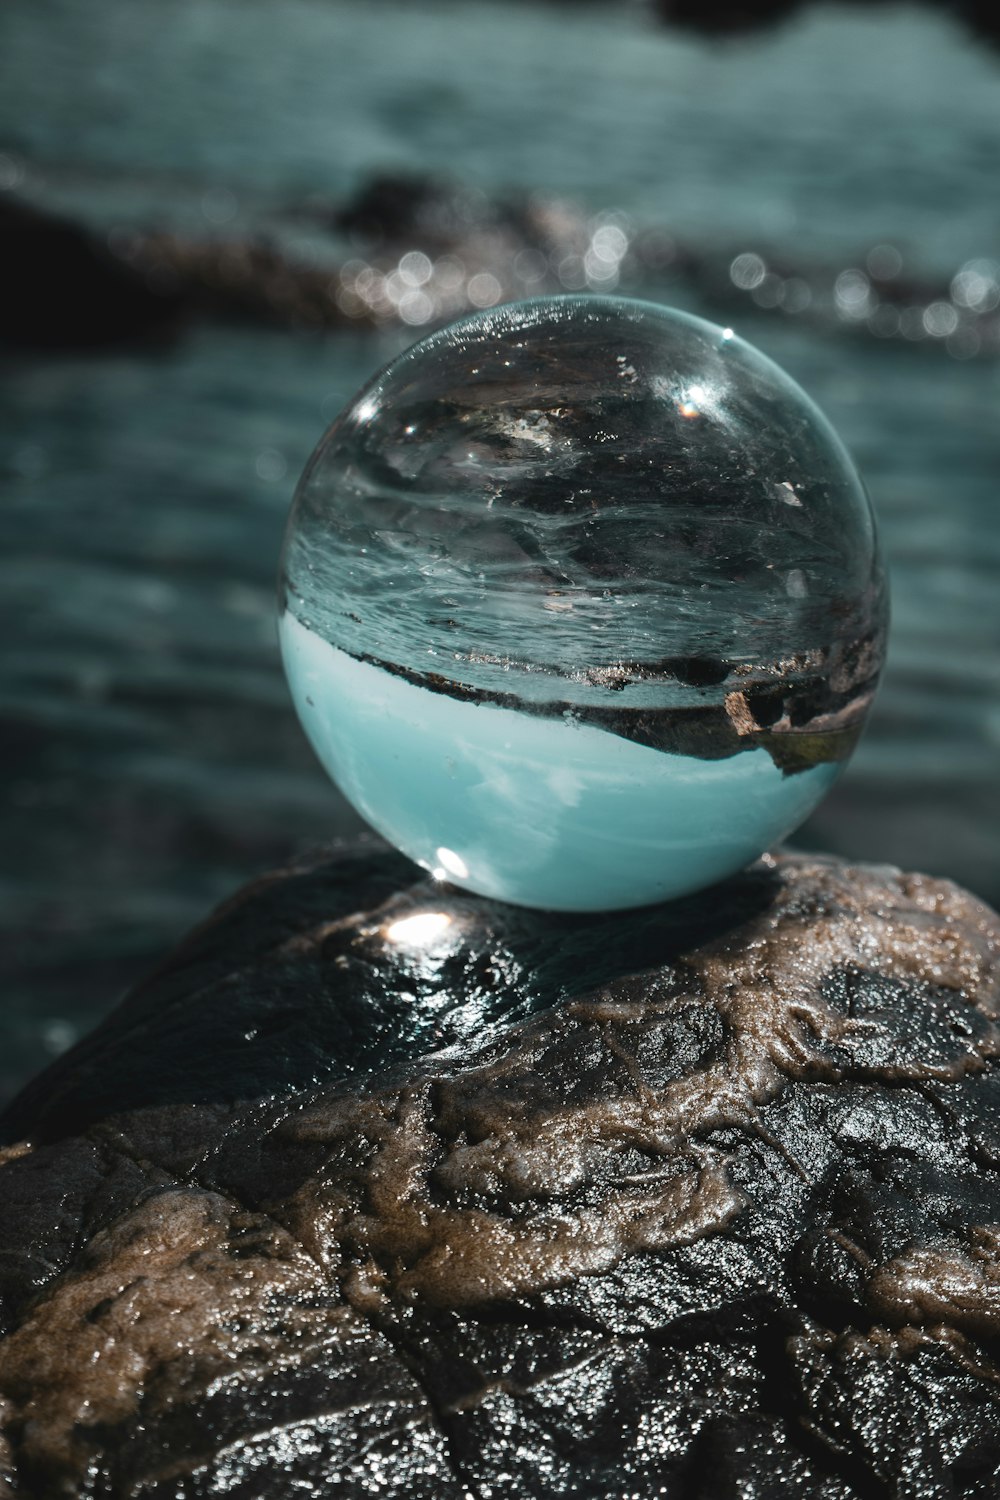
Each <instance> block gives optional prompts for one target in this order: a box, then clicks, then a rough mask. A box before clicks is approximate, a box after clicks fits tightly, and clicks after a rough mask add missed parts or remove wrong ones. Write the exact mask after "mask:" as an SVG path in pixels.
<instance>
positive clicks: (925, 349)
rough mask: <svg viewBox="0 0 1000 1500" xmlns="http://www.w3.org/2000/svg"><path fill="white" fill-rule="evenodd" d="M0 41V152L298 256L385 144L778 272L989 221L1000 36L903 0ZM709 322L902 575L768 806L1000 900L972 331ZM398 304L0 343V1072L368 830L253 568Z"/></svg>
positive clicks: (998, 214) (989, 511) (999, 797)
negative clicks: (846, 751) (796, 402)
mask: <svg viewBox="0 0 1000 1500" xmlns="http://www.w3.org/2000/svg"><path fill="white" fill-rule="evenodd" d="M0 58H2V64H0V66H2V69H3V81H2V84H0V183H2V184H4V187H5V189H6V190H15V191H18V192H20V193H22V194H24V195H25V196H26V197H28V198H30V199H31V200H33V201H35V202H37V203H39V204H41V205H43V206H46V207H50V208H57V209H60V210H64V211H66V212H70V213H72V214H74V215H76V216H77V217H79V218H81V219H82V220H84V221H85V222H87V223H88V224H90V225H92V226H94V227H95V228H97V229H99V230H100V231H101V232H102V233H106V232H109V231H112V230H115V229H122V228H128V227H129V226H136V225H150V224H156V225H159V226H167V227H173V228H177V229H179V230H183V231H184V232H186V233H189V234H191V233H197V234H200V235H201V234H203V235H211V234H219V233H222V232H225V233H226V234H234V233H239V234H243V233H249V232H254V233H266V234H269V235H272V236H273V237H274V238H275V239H276V240H278V241H279V242H281V243H285V244H288V245H294V246H295V247H296V248H297V250H298V252H299V253H302V254H307V253H310V252H311V250H313V249H315V236H316V232H317V231H316V229H315V226H313V227H309V225H308V223H307V221H306V220H305V219H304V218H303V216H302V214H301V211H300V210H301V206H302V205H303V204H304V203H308V202H309V201H312V200H314V199H316V198H317V197H320V198H323V199H326V200H338V199H341V198H343V197H345V196H346V195H349V194H350V193H352V192H354V191H355V190H356V189H357V188H358V187H359V186H360V185H361V184H362V183H363V182H364V181H365V180H366V179H367V178H368V177H369V176H370V175H371V174H372V173H373V172H376V171H383V170H404V171H421V172H426V171H431V172H435V173H447V174H449V175H451V176H454V177H455V178H457V179H458V180H460V181H461V182H463V183H466V184H469V185H472V186H473V187H478V188H481V189H482V190H483V191H484V192H486V193H488V194H495V193H498V192H501V191H505V190H508V189H522V190H523V189H529V190H532V191H535V192H537V193H539V194H542V195H555V196H559V197H563V198H567V199H570V200H573V201H575V202H576V203H578V204H579V205H581V206H582V208H583V209H584V210H585V211H595V212H596V211H598V210H603V209H609V208H614V209H618V210H621V211H622V212H623V213H624V214H625V215H626V216H627V222H629V223H631V224H634V225H636V226H642V225H647V224H655V225H659V226H665V227H667V228H668V229H669V230H670V231H671V232H672V233H674V234H676V235H677V236H678V238H679V239H681V240H683V241H684V242H685V243H687V244H692V245H696V246H699V247H702V248H703V249H704V250H705V252H706V253H715V254H718V255H726V254H728V253H730V251H732V253H733V254H736V253H739V252H741V251H747V250H751V251H755V252H759V253H768V254H770V253H773V254H774V255H775V257H780V259H781V260H782V262H783V263H784V264H786V265H789V266H792V267H793V268H794V267H795V266H797V265H798V264H800V263H801V264H802V265H803V266H815V265H818V264H824V265H830V266H832V267H834V268H836V267H837V266H838V265H842V266H845V267H849V266H852V265H860V264H863V263H864V256H865V255H866V253H867V252H868V251H869V250H870V248H871V247H872V246H873V245H875V244H879V243H891V244H892V245H893V246H895V247H898V249H899V251H900V253H901V254H902V257H903V262H904V265H905V266H906V268H907V273H908V274H910V273H912V274H913V275H914V276H920V277H927V278H930V279H931V280H938V281H940V282H941V284H942V285H943V286H945V287H947V284H948V280H949V278H950V277H951V276H952V275H953V273H954V272H955V271H956V270H957V269H958V268H959V267H960V266H961V265H962V264H963V263H965V262H966V261H968V260H970V259H974V258H982V257H987V258H989V257H992V256H1000V208H998V199H997V193H996V186H997V161H998V159H1000V151H998V147H1000V140H998V135H1000V58H998V56H997V55H995V54H991V53H990V52H989V51H987V50H985V49H984V48H982V47H981V46H979V45H976V44H974V43H973V42H972V40H970V38H969V37H968V36H967V35H966V34H965V33H964V32H963V31H962V30H961V29H960V28H959V27H958V26H957V25H956V24H954V23H952V22H951V21H949V20H948V19H947V18H945V17H943V16H942V15H940V14H938V13H937V12H933V11H927V10H922V9H919V8H917V7H910V6H906V5H899V6H891V7H886V8H884V9H883V8H882V7H880V6H878V7H877V6H871V7H856V6H855V7H848V8H839V7H836V6H816V7H814V8H813V9H811V10H807V11H805V12H804V13H802V14H801V15H799V16H798V17H797V18H796V19H795V20H794V21H792V22H791V23H790V24H788V25H786V26H784V27H782V28H780V29H777V30H774V31H769V32H766V33H761V34H759V35H755V36H753V37H750V38H748V37H741V38H740V39H738V40H729V41H725V42H719V41H715V42H708V41H705V40H700V39H696V38H693V37H690V36H681V35H679V34H677V33H674V32H671V31H668V30H666V29H663V28H661V27H659V26H658V25H656V24H655V23H654V22H653V21H652V19H651V18H650V16H649V14H648V13H647V12H646V11H645V10H644V9H643V8H642V6H640V5H638V4H632V5H629V4H621V5H616V4H610V3H609V4H607V5H598V4H594V5H581V6H579V7H576V6H573V5H570V4H561V5H551V6H546V5H535V4H526V3H525V4H518V3H507V4H500V3H489V0H484V3H481V4H466V3H457V0H449V3H442V0H430V3H423V4H421V5H419V6H414V5H410V4H403V3H397V0H373V3H370V4H366V5H362V4H357V5H349V4H345V3H337V0H281V3H278V0H173V3H172V4H170V5H164V4H163V3H162V0H91V3H90V4H89V5H86V6H81V5H79V4H77V3H75V0H7V3H6V4H5V6H4V7H3V10H2V13H0ZM325 248H326V250H329V251H331V253H333V252H336V250H337V247H336V246H333V247H330V246H326V247H325ZM342 248H343V249H344V251H345V253H348V251H347V247H342ZM644 290H645V291H646V293H647V294H650V295H657V294H661V295H663V296H664V297H669V299H670V300H673V301H676V302H678V303H679V304H680V305H683V306H686V307H688V308H690V309H691V310H692V311H695V312H698V313H701V314H702V315H704V316H707V317H710V318H714V319H715V320H716V321H723V322H727V323H728V322H732V321H733V320H734V314H733V311H732V307H731V306H730V305H728V304H727V305H726V306H725V308H720V307H717V306H715V305H714V304H713V301H712V299H711V297H708V296H706V294H705V293H704V292H703V291H702V292H699V291H698V290H697V288H696V286H695V285H694V284H691V285H688V284H686V283H685V282H684V281H683V279H682V280H680V281H677V282H674V283H672V284H671V286H670V287H669V288H666V287H665V288H663V289H662V290H661V289H658V288H657V287H656V286H655V285H651V286H647V287H646V288H644ZM5 295H7V296H11V295H16V288H14V289H12V288H10V287H7V288H5ZM738 331H739V332H740V333H741V334H742V335H743V336H745V337H747V338H749V339H750V340H751V341H753V342H754V343H756V344H758V345H759V346H760V347H761V348H762V349H764V350H765V351H766V352H767V353H768V354H770V355H771V356H772V357H773V358H775V359H777V360H778V361H779V362H780V363H781V364H783V365H784V366H785V367H786V368H787V369H788V370H789V371H790V372H791V373H792V374H793V375H794V376H795V377H796V378H797V379H798V380H799V381H800V382H801V383H802V384H803V385H804V386H805V387H806V389H807V390H808V391H809V392H810V394H811V395H812V396H813V397H814V398H815V399H816V400H817V401H818V402H819V403H820V405H821V406H822V407H823V408H824V409H825V410H826V412H827V414H828V415H829V416H830V417H831V419H832V420H833V422H834V424H835V425H836V426H837V428H838V429H839V431H840V432H841V434H842V436H843V437H844V439H845V440H846V442H847V444H848V446H849V447H850V448H851V450H852V452H853V453H854V455H855V457H856V459H857V460H858V462H859V464H860V466H861V468H862V470H863V472H864V474H865V476H866V479H867V481H868V485H869V488H870V490H871V493H872V497H873V500H874V503H875V507H876V510H877V512H878V515H879V517H880V521H881V526H882V532H883V536H884V541H885V546H886V552H887V555H888V560H889V564H890V568H891V576H892V586H893V611H894V617H893V631H892V638H891V650H890V662H889V667H888V670H887V673H886V677H885V682H884V687H883V690H882V693H881V696H880V699H879V702H878V705H877V707H876V710H875V712H874V714H873V717H872V720H871V725H870V729H869V731H868V734H867V736H866V738H865V740H864V742H863V744H862V746H861V748H860V749H859V751H858V753H857V755H856V757H855V759H854V762H853V763H852V766H851V768H850V769H849V771H848V772H847V774H846V775H845V777H844V778H843V780H842V781H841V782H840V783H839V784H838V786H837V788H836V789H835V791H834V792H833V794H832V795H831V797H830V798H829V800H828V801H827V802H826V803H824V804H823V806H822V807H821V809H820V810H819V811H818V812H817V813H816V814H815V815H814V816H813V818H812V819H811V820H810V822H809V823H808V824H807V825H806V826H805V827H804V828H803V829H802V830H801V832H800V833H799V835H798V836H797V838H796V842H797V843H798V844H800V845H802V846H807V847H820V848H825V849H830V850H835V851H837V852H839V853H842V854H846V855H849V856H856V857H858V858H861V859H866V860H874V861H879V862H888V863H896V864H902V865H904V866H910V867H918V868H922V869H925V870H929V871H932V872H934V873H937V874H942V875H948V876H952V877H954V878H955V879H957V880H959V881H961V882H963V883H964V884H966V885H968V886H970V887H971V888H972V889H973V890H975V891H977V892H978V893H980V894H981V895H982V896H984V897H985V898H987V899H989V900H992V901H993V902H994V903H997V902H1000V780H998V770H1000V505H998V490H1000V363H998V362H997V360H996V359H995V358H991V357H986V356H981V357H978V358H970V359H958V358H954V357H952V356H951V355H950V354H949V353H948V352H947V349H946V347H945V345H944V342H943V341H942V340H941V339H933V338H925V339H914V340H912V341H906V340H880V339H877V338H875V337H873V336H871V335H869V334H867V333H863V332H858V331H856V330H853V329H848V328H846V327H843V326H838V325H837V324H836V323H835V322H834V321H833V320H832V319H831V320H829V321H828V322H827V323H823V322H822V321H808V320H806V321H803V320H801V319H798V318H796V317H794V316H790V315H785V314H782V313H777V312H774V311H768V310H766V309H761V308H757V307H755V306H754V305H753V303H752V302H750V301H749V300H748V301H747V304H746V307H745V309H744V310H742V311H741V312H740V314H739V321H738ZM412 336H413V334H412V332H400V331H399V330H397V329H386V330H385V331H383V332H365V331H362V330H361V329H358V330H357V331H353V330H350V331H347V332H341V333H330V334H326V335H317V334H311V333H291V332H287V331H281V330H277V329H275V330H270V329H263V328H254V327H249V326H248V327H239V326H235V325H223V324H209V323H203V324H200V325H196V326H194V327H193V328H192V329H191V330H189V331H188V332H186V333H185V334H184V335H183V336H182V337H181V338H180V339H179V340H178V341H177V343H176V344H174V345H172V346H170V347H168V348H162V349H157V350H150V351H144V350H140V351H138V352H127V353H123V352H117V353H114V354H97V355H88V356H75V357H69V356H41V355H34V356H31V357H27V356H24V355H18V356H14V355H12V354H8V355H5V356H3V357H2V358H0V407H2V420H0V482H2V489H3V496H2V505H0V770H2V773H3V779H4V792H5V796H4V803H3V808H2V813H0V848H2V851H3V859H2V868H0V926H2V929H3V933H2V936H3V941H2V944H0V967H2V978H3V997H2V1006H3V1009H2V1018H0V1095H2V1094H9V1093H10V1092H12V1091H13V1090H14V1089H15V1088H16V1087H17V1086H18V1084H19V1083H20V1082H21V1081H23V1079H24V1078H25V1077H26V1076H28V1075H29V1074H30V1073H31V1072H32V1071H34V1070H36V1069H37V1068H38V1067H39V1066H40V1065H41V1064H42V1063H44V1062H45V1061H46V1059H47V1058H49V1057H51V1056H53V1055H54V1054H55V1053H57V1052H59V1051H61V1050H62V1049H64V1048H65V1047H66V1046H67V1045H69V1044H70V1043H71V1042H72V1041H73V1040H74V1039H75V1038H76V1037H77V1036H78V1035H80V1034H81V1032H82V1031H84V1030H85V1029H87V1028H88V1027H89V1026H90V1025H92V1024H93V1023H94V1021H95V1020H96V1019H97V1018H99V1016H100V1015H102V1014H103V1013H104V1012H105V1011H106V1010H107V1009H108V1008H109V1007H110V1006H111V1005H112V1004H113V1003H114V1001H115V1000H116V998H117V997H118V996H119V995H120V993H121V992H122V990H123V988H124V987H126V986H127V985H128V984H129V983H131V982H133V981H134V980H135V979H137V978H138V977H140V976H141V975H142V974H143V972H145V971H146V970H148V968H149V967H150V966H151V965H152V964H153V963H154V962H155V961H156V960H157V959H158V957H160V956H161V955H162V954H163V953H164V952H165V951H166V950H167V949H168V948H169V946H170V944H171V943H172V942H174V940H175V939H176V938H177V937H178V936H179V935H180V934H181V933H182V932H183V931H184V930H185V929H186V928H187V927H189V926H190V925H191V924H192V923H194V922H195V921H197V920H199V919H200V918H201V917H202V916H203V915H204V914H205V913H206V911H207V910H208V909H209V908H210V907H211V906H212V904H213V903H215V902H216V901H218V900H220V899H222V898H223V897H225V896H226V895H227V894H229V893H230V892H231V891H232V890H233V889H235V888H236V887H237V886H238V885H239V884H241V883H242V882H243V881H244V880H246V879H248V878H250V877H252V876H253V875H255V874H256V873H258V872H260V871H262V870H264V869H266V868H268V867H269V866H270V865H273V864H274V863H275V862H276V861H281V860H284V859H286V858H287V857H288V856H290V855H292V854H294V853H295V852H296V851H298V850H301V849H303V848H305V847H306V846H308V845H310V844H312V843H315V842H317V841H319V840H321V839H325V838H328V837H334V836H338V835H342V834H344V835H346V834H350V833H351V832H353V831H356V830H357V829H358V828H359V827H360V826H361V825H360V820H359V819H358V818H357V816H356V815H355V814H354V813H353V812H352V811H350V809H348V808H347V806H346V804H345V803H344V802H343V800H342V799H341V798H340V797H339V795H338V794H337V793H336V791H335V790H334V789H333V787H332V786H331V785H330V784H329V783H328V781H327V780H326V778H325V777H324V775H323V773H322V772H321V771H320V770H319V768H318V766H317V765H316V763H315V761H314V759H313V757H312V755H311V752H310V751H309V749H308V747H307V745H306V742H305V740H304V738H303V735H302V733H301V731H300V729H299V727H298V725H297V722H296V720H295V718H294V715H293V711H292V708H291V704H290V700H289V697H288V694H287V691H286V688H285V685H284V682H283V679H282V675H281V670H280V666H279V661H278V652H277V646H276V636H275V605H274V580H275V569H276V561H277V554H278V548H279V544H280V538H281V533H282V528H283V524H284V519H285V515H286V512H287V508H288V504H289V501H290V497H291V492H292V489H293V487H294V483H295V480H296V477H297V475H298V473H299V471H300V470H301V467H302V465H303V463H304V461H305V459H306V458H307V456H308V454H309V452H310V450H311V449H312V447H313V445H314V444H315V442H316V441H317V439H318V437H319V436H320V433H321V431H322V429H323V427H324V426H325V424H326V423H327V422H328V421H329V420H330V418H331V417H332V416H333V415H334V414H335V413H336V411H337V410H338V409H339V408H340V406H341V405H342V404H343V403H345V402H346V401H347V399H348V398H349V397H350V396H351V395H352V394H353V392H354V391H355V389H356V388H357V387H358V386H359V385H360V384H361V383H362V382H363V381H364V380H366V379H367V378H368V376H369V375H370V374H372V373H373V371H374V370H375V369H376V368H377V367H378V366H379V365H380V364H381V363H383V362H384V360H385V359H387V358H389V357H390V356H391V355H393V354H394V353H396V352H398V350H399V349H400V348H401V347H403V345H404V344H405V343H406V342H408V341H409V340H410V339H411V338H412Z"/></svg>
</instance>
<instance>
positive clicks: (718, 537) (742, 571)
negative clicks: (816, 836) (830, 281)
mask: <svg viewBox="0 0 1000 1500" xmlns="http://www.w3.org/2000/svg"><path fill="white" fill-rule="evenodd" d="M282 589H283V599H282V613H281V625H280V633H281V643H282V652H283V656H284V661H285V668H286V671H287V673H288V680H289V683H290V685H291V690H292V695H293V698H294V700H295V704H296V708H297V709H298V713H299V716H300V718H301V720H302V723H303V725H304V726H305V729H306V732H307V734H308V736H309V738H310V740H311V742H312V744H313V746H314V748H315V750H316V752H317V754H318V755H319V758H320V760H321V761H322V763H323V765H324V766H325V767H326V769H327V770H328V771H329V773H330V775H331V776H332V777H333V778H334V780H335V781H336V782H337V783H338V785H339V786H340V787H341V788H342V790H343V791H344V792H345V794H346V795H347V796H348V797H349V798H350V800H351V801H352V802H353V803H354V805H355V806H356V807H357V808H358V810H359V811H360V812H361V813H362V815H363V816H364V817H365V818H367V819H368V821H369V822H370V823H371V824H372V825H373V826H374V827H375V828H377V829H378V830H379V831H380V832H381V833H383V834H385V836H386V837H387V838H389V839H391V840H392V842H393V843H394V844H396V845H397V846H398V847H399V848H400V849H402V850H403V851H404V852H405V853H407V854H409V855H410V856H411V857H412V858H413V859H415V860H417V861H418V863H420V864H421V865H423V866H424V868H425V869H427V870H431V871H433V872H435V873H436V874H437V875H438V876H439V877H440V878H442V879H447V880H449V881H452V882H455V883H456V884H459V885H463V886H466V887H468V888H469V889H471V890H474V891H479V892H481V893H483V894H485V895H488V896H495V897H499V898H501V899H503V900H506V901H514V902H520V903H522V904H525V905H530V906H542V907H551V908H557V909H563V910H597V909H605V908H612V907H627V906H637V905H641V904H643V903H645V902H651V901H658V900H663V899H666V898H667V897H671V896H676V895H680V894H682V893H684V892H687V891H691V890H695V889H698V888H699V887H701V886H705V885H708V884H710V883H711V882H712V881H715V880H718V879H721V878H722V877H723V876H725V875H728V874H731V873H732V872H734V871H736V870H738V869H740V868H741V867H742V866H743V865H745V864H746V863H748V862H749V861H750V860H752V859H754V858H755V857H756V856H757V855H759V854H760V853H761V852H762V851H763V850H764V849H766V848H767V847H768V846H769V845H770V844H771V843H773V842H774V841H776V840H779V839H781V838H783V837H784V836H785V835H787V834H788V833H790V832H791V831H792V829H794V828H795V827H796V826H797V825H798V824H799V823H800V822H801V821H802V819H803V818H804V817H805V816H806V815H807V814H808V813H809V812H810V810H811V809H812V808H813V807H814V806H815V804H816V803H817V802H818V801H819V799H820V798H821V797H822V796H823V794H824V792H825V791H826V790H827V788H828V787H829V786H830V785H831V783H832V782H833V781H834V779H835V778H836V776H837V774H838V773H839V771H840V769H841V768H842V766H843V765H844V762H845V761H846V759H847V757H848V756H849V754H850V752H851V750H852V748H853V746H854V744H855V742H856V740H857V737H858V734H859V732H860V730H861V726H862V722H863V720H864V717H865V713H866V711H867V709H868V706H869V704H870V702H871V698H872V694H873V692H874V689H875V686H876V683H877V679H878V674H879V671H880V669H881V665H882V657H883V648H884V638H885V625H886V595H885V587H884V581H883V574H882V569H881V566H880V563H879V557H878V548H877V543H876V539H875V532H874V522H873V518H872V512H871V508H870V505H869V502H868V498H867V496H866V494H865V490H864V487H863V485H862V483H861V481H860V479H859V478H858V476H857V474H856V472H855V470H854V468H853V466H852V464H851V462H850V460H849V458H848V457H847V454H846V453H845V451H844V448H843V447H842V445H841V443H840V441H839V440H838V438H837V437H836V435H835V433H834V432H833V430H832V429H831V428H830V426H829V424H828V423H827V422H826V420H825V419H824V418H823V417H822V416H821V414H820V413H819V412H818V411H817V409H816V408H815V407H814V406H813V405H812V403H811V402H810V401H809V399H808V398H807V397H806V396H805V395H804V394H803V392H802V391H801V390H800V389H799V388H798V386H796V385H795V384H794V382H793V381H791V380H790V379H789V377H788V376H787V375H785V374H784V373H783V372H782V371H781V370H780V369H779V368H778V367H777V366H776V365H774V364H773V363H771V361H770V360H768V359H766V358H765V357H764V356H763V355H761V354H759V353H758V352H757V351H756V350H755V349H753V348H751V347H750V346H749V345H748V344H746V343H744V342H743V341H742V340H740V339H739V338H736V337H735V336H734V335H733V334H732V332H731V330H729V329H721V328H716V327H714V326H713V325H712V324H709V323H705V322H702V321H701V320H700V319H697V318H692V317H689V316H687V315H685V314H682V313H678V312H672V311H669V310H667V309H665V308H661V307H656V306H653V305H652V304H649V303H642V302H632V301H627V300H625V299H619V298H600V299H598V298H591V297H555V298H549V299H545V300H540V301H536V302H528V303H520V304H516V305H513V306H507V307H501V308H492V309H490V310H489V311H487V312H484V313H480V314H477V315H476V316H474V317H471V318H467V319H465V320H463V321H462V322H460V323H456V324H453V325H452V326H451V327H449V328H445V329H443V330H442V331H441V332H438V333H435V334H432V335H431V336H430V337H429V338H426V339H424V340H422V341H421V342H420V343H418V344H416V345H415V346H414V347H413V348H411V349H409V350H408V351H407V352H406V353H405V354H403V355H402V356H401V357H400V358H399V359H397V360H396V361H395V362H394V363H393V364H391V365H390V366H389V367H388V368H387V369H386V370H385V371H383V373H382V374H381V375H379V376H378V377H377V378H376V379H375V380H373V381H372V382H371V384H370V385H368V386H367V387H366V389H365V390H364V391H363V392H362V393H361V394H360V395H359V396H358V398H357V399H356V400H355V401H354V402H353V403H352V404H351V405H350V406H349V407H348V409H347V410H346V411H345V412H344V413H343V414H342V415H341V416H340V417H339V418H338V419H337V421H336V422H335V423H334V424H333V426H332V427H331V428H330V429H329V431H328V432H327V434H326V436H325V437H324V438H323V440H322V442H321V443H320V445H319V447H318V448H317V450H316V452H315V454H314V455H313V458H312V460H311V462H310V464H309V466H308V467H307V469H306V472H305V474H304V476H303V479H302V481H301V484H300V486H299V489H298V493H297V496H296V499H295V504H294V506H293V509H292V514H291V518H290V521H289V526H288V532H287V536H286V541H285V550H284V558H283V570H282Z"/></svg>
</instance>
